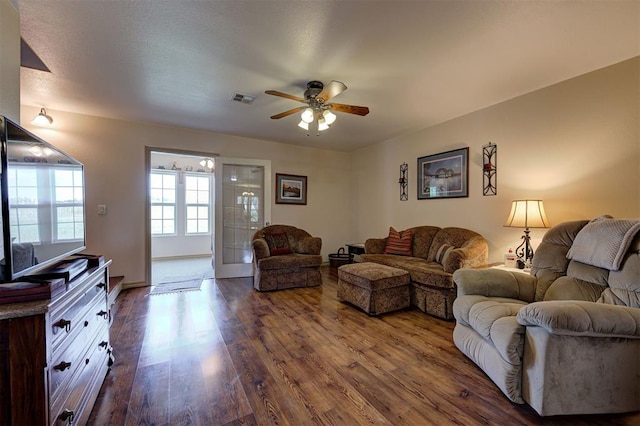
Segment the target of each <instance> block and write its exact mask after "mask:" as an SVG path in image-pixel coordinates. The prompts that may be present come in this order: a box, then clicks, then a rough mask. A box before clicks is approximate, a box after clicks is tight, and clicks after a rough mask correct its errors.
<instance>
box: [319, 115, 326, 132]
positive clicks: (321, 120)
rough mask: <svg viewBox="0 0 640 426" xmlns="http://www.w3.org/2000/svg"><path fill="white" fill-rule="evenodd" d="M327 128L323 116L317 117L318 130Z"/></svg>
mask: <svg viewBox="0 0 640 426" xmlns="http://www.w3.org/2000/svg"><path fill="white" fill-rule="evenodd" d="M328 128H329V125H328V124H327V121H326V120H325V119H324V117H320V118H318V131H319V132H322V131H323V130H327V129H328Z"/></svg>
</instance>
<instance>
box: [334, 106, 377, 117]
mask: <svg viewBox="0 0 640 426" xmlns="http://www.w3.org/2000/svg"><path fill="white" fill-rule="evenodd" d="M331 109H332V110H334V111H338V112H346V113H349V114H355V115H362V116H364V115H367V114H369V108H368V107H365V106H356V105H345V104H334V103H332V104H331Z"/></svg>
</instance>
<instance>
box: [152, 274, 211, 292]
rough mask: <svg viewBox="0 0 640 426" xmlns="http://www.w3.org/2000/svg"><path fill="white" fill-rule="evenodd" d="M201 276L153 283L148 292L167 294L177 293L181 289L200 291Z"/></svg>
mask: <svg viewBox="0 0 640 426" xmlns="http://www.w3.org/2000/svg"><path fill="white" fill-rule="evenodd" d="M202 280H203V277H201V276H199V277H197V278H193V277H192V278H182V279H179V280H176V281H168V282H162V283H157V284H153V285H152V286H151V291H150V292H149V294H151V295H154V294H167V293H179V292H182V291H200V286H202Z"/></svg>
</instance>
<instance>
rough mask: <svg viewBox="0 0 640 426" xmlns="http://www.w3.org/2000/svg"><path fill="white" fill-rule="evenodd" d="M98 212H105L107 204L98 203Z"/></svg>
mask: <svg viewBox="0 0 640 426" xmlns="http://www.w3.org/2000/svg"><path fill="white" fill-rule="evenodd" d="M98 214H107V206H106V205H104V204H98Z"/></svg>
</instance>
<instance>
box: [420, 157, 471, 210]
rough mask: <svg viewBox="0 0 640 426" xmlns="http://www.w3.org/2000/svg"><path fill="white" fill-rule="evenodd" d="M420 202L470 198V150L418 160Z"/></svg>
mask: <svg viewBox="0 0 640 426" xmlns="http://www.w3.org/2000/svg"><path fill="white" fill-rule="evenodd" d="M417 175H418V200H429V199H433V198H459V197H468V196H469V148H468V147H467V148H460V149H455V150H453V151H447V152H442V153H440V154H435V155H427V156H426V157H420V158H418V173H417Z"/></svg>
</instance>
